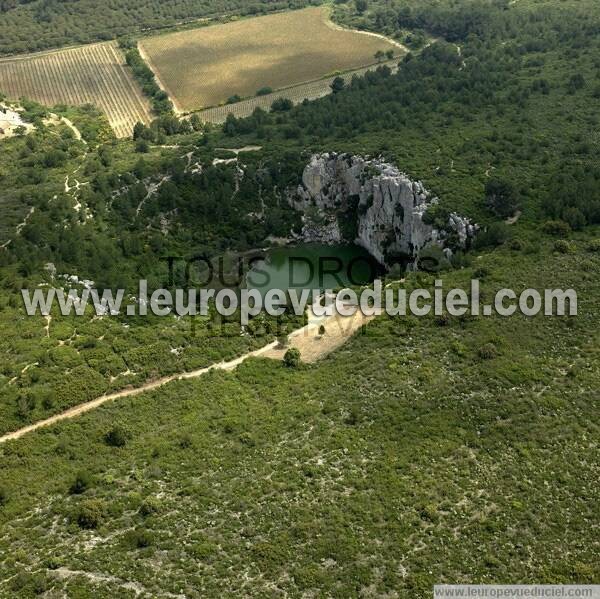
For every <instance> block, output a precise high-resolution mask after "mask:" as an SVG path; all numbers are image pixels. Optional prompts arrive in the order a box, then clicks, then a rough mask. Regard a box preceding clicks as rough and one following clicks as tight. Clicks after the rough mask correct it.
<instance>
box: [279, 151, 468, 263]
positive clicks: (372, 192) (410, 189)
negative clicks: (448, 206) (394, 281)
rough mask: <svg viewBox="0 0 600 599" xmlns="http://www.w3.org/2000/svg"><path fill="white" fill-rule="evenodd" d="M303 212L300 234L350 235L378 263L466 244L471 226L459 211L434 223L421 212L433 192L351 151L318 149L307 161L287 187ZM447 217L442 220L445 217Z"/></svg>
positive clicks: (319, 238)
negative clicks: (299, 181) (295, 184)
mask: <svg viewBox="0 0 600 599" xmlns="http://www.w3.org/2000/svg"><path fill="white" fill-rule="evenodd" d="M288 199H289V202H290V203H291V205H292V206H293V207H294V208H296V209H297V210H299V211H301V212H302V213H303V223H304V225H303V231H302V238H303V240H305V241H312V242H320V243H328V244H333V243H342V242H344V241H346V242H348V241H354V242H355V243H357V244H358V245H361V246H362V247H364V248H365V249H366V250H367V251H369V252H370V253H371V254H372V255H373V257H374V258H376V259H377V260H378V261H379V262H380V263H381V264H383V265H387V266H389V265H390V264H391V263H393V262H394V261H396V258H398V257H404V258H407V259H409V260H410V259H411V258H412V259H413V261H414V259H416V258H417V256H418V255H419V252H420V251H421V250H422V249H423V248H425V247H428V246H431V245H437V246H439V247H441V248H446V252H447V253H449V251H451V249H455V248H456V247H462V248H464V247H466V246H467V245H468V243H469V239H470V238H471V237H473V236H474V234H475V232H476V227H475V226H474V225H473V224H472V223H471V222H470V221H469V220H468V219H466V218H464V217H461V216H459V215H458V214H455V213H451V214H449V215H447V219H446V220H445V221H444V223H443V226H439V223H437V224H438V226H437V228H436V227H434V226H433V224H430V223H432V219H431V218H425V219H424V214H425V213H426V212H427V211H428V210H429V209H430V208H432V207H434V206H436V205H437V204H438V198H436V197H432V196H431V194H430V193H429V192H428V191H427V190H426V189H425V188H424V187H423V184H422V183H421V182H420V181H412V180H411V179H410V178H409V177H408V176H407V175H405V174H404V173H402V172H400V171H399V170H398V168H397V167H395V166H393V165H391V164H389V163H386V162H384V161H383V160H379V159H368V158H365V157H361V156H352V155H350V154H317V155H314V156H313V157H312V159H311V161H310V163H309V164H308V165H307V166H306V168H305V170H304V173H303V177H302V185H300V186H299V187H298V189H296V190H292V191H290V192H289V193H288ZM446 221H447V222H446Z"/></svg>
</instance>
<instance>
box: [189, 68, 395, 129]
mask: <svg viewBox="0 0 600 599" xmlns="http://www.w3.org/2000/svg"><path fill="white" fill-rule="evenodd" d="M382 64H386V65H387V66H388V67H390V68H391V69H392V70H393V71H395V70H397V68H398V66H397V65H398V61H397V60H394V61H391V62H387V63H382ZM378 66H381V65H380V64H377V65H374V66H371V67H365V68H362V69H358V70H356V71H351V72H349V73H345V74H343V75H339V76H340V77H341V78H342V79H344V81H345V82H346V83H349V82H350V80H351V79H352V77H353V76H354V75H357V76H361V75H364V74H365V73H366V72H367V71H372V70H374V69H376V68H377V67H378ZM334 79H335V77H327V78H325V79H319V80H318V81H310V82H308V83H302V84H300V85H294V86H292V87H288V88H286V89H283V90H280V91H276V92H273V93H272V94H268V95H266V96H257V97H255V98H249V99H248V100H242V101H241V102H237V103H236V104H226V105H224V106H215V107H214V108H208V109H207V110H202V111H200V112H198V113H197V114H198V116H199V117H200V118H201V119H202V120H203V121H204V122H205V123H216V124H219V123H224V122H225V120H226V119H227V115H228V114H233V115H234V116H235V117H237V118H243V117H247V116H250V115H251V114H252V113H253V112H254V110H255V109H256V108H262V109H263V110H266V111H267V112H268V111H269V109H270V108H271V105H272V104H273V102H274V101H275V100H277V99H279V98H288V99H289V100H292V102H294V104H298V103H300V102H302V101H303V100H304V99H307V100H317V99H318V98H323V97H325V96H327V95H329V94H330V93H331V84H332V82H333V80H334Z"/></svg>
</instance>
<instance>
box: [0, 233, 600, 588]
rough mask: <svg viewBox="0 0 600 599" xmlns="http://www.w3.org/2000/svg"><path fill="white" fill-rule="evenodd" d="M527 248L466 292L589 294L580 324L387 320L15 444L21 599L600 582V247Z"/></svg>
mask: <svg viewBox="0 0 600 599" xmlns="http://www.w3.org/2000/svg"><path fill="white" fill-rule="evenodd" d="M522 242H523V243H524V244H527V246H528V248H529V249H528V250H527V251H515V250H512V249H510V248H509V247H508V246H505V247H503V248H501V249H499V250H496V251H493V252H490V253H486V254H484V255H482V258H481V259H476V258H475V257H474V260H473V263H474V264H473V266H471V267H467V268H466V269H464V270H461V271H454V272H452V273H449V274H447V275H446V276H445V277H444V280H445V285H446V286H447V287H448V288H450V287H451V286H455V285H458V286H465V285H468V281H469V280H470V278H471V277H472V276H474V275H476V272H477V271H479V275H482V274H485V280H484V282H483V284H482V285H483V291H484V296H487V297H490V296H491V293H492V292H493V291H495V290H496V289H498V288H501V287H505V286H514V287H516V290H517V291H520V290H522V289H523V288H524V287H526V286H528V285H531V286H534V287H538V288H542V287H544V286H546V285H548V284H549V282H550V281H551V282H552V285H556V286H562V287H569V286H575V287H577V289H578V290H579V296H580V316H579V317H578V318H567V319H564V318H544V317H539V318H534V319H527V318H522V317H516V318H514V319H501V318H491V319H471V318H466V319H454V318H450V319H446V320H445V321H443V322H442V321H440V320H439V319H435V318H433V317H432V318H426V319H414V318H381V319H378V320H376V321H375V322H374V323H373V324H371V325H370V326H369V327H368V328H367V329H366V332H365V334H364V335H359V336H357V337H356V338H354V339H353V340H352V341H351V342H350V343H349V344H348V345H346V346H345V347H344V348H343V349H341V350H340V351H338V352H337V353H336V354H335V355H333V356H331V357H330V358H328V359H326V360H325V361H324V362H322V363H321V364H319V365H316V366H310V367H308V366H300V367H297V368H286V367H285V366H284V365H283V364H280V363H276V362H271V361H265V360H254V361H251V362H249V363H247V364H244V365H243V366H242V367H240V368H239V369H238V371H236V372H235V373H232V374H224V373H215V374H213V375H210V376H207V377H204V378H203V379H202V380H198V381H188V382H184V383H176V384H172V385H170V386H169V387H167V388H165V389H162V390H161V391H159V392H155V393H151V394H147V395H144V396H141V397H137V398H134V399H131V400H123V401H122V402H120V403H118V404H115V405H112V406H107V407H104V408H102V409H101V410H99V411H98V412H96V413H94V414H90V415H87V416H85V417H82V418H80V419H78V420H77V421H73V422H71V423H66V424H62V425H60V426H59V427H55V428H53V429H51V430H46V431H43V432H40V433H36V434H35V435H31V436H29V437H27V438H25V439H23V440H21V441H19V442H18V443H13V444H9V445H7V446H4V447H2V448H0V465H1V468H0V488H2V489H4V492H5V496H6V498H7V499H6V503H5V505H4V507H3V508H0V526H1V527H2V536H1V538H0V551H2V554H3V555H5V556H6V558H5V559H4V560H3V561H2V563H1V564H0V579H1V580H6V579H8V578H9V577H12V576H13V575H15V574H17V573H19V576H17V577H15V578H11V579H10V580H8V581H7V582H4V583H3V584H2V586H1V588H0V593H1V594H2V595H3V596H4V595H6V596H8V595H10V594H11V593H12V594H16V595H17V596H30V595H32V594H33V591H32V589H36V588H37V589H45V590H51V589H52V590H55V591H58V590H59V589H63V590H66V592H67V593H68V594H69V596H83V597H86V596H93V597H112V596H121V597H129V596H133V591H132V590H130V589H131V588H132V587H129V588H127V587H125V585H126V584H127V583H135V585H136V587H137V588H141V589H142V590H143V592H144V593H147V594H148V595H149V596H163V595H165V594H166V593H174V594H178V593H183V594H184V595H185V596H187V597H233V596H240V595H241V596H247V597H249V596H254V597H264V596H281V595H283V594H284V593H286V594H287V595H289V596H300V595H301V594H302V593H303V592H310V591H313V592H314V593H315V594H317V595H320V596H335V597H359V596H373V597H381V596H385V594H386V593H392V594H394V593H395V594H396V595H397V596H399V597H405V598H407V599H413V598H425V597H430V596H431V586H432V585H433V584H434V583H435V582H449V583H451V582H475V581H476V582H481V583H486V582H500V581H506V580H510V581H521V582H530V583H531V582H537V583H559V582H560V583H567V582H577V583H592V582H595V581H597V580H598V577H599V576H600V570H599V569H598V560H597V559H596V558H597V554H598V545H597V543H598V505H600V496H599V491H598V485H597V480H598V476H599V475H600V472H599V470H598V464H599V459H598V458H599V457H600V456H599V455H598V446H597V443H596V439H597V438H598V434H599V433H600V431H599V430H598V416H597V415H598V409H599V408H600V406H599V403H598V402H599V397H598V389H599V388H600V371H599V370H598V364H599V358H600V355H599V347H600V343H599V342H600V339H599V337H598V331H599V330H600V329H599V326H598V325H599V322H598V314H599V313H600V312H599V309H600V304H599V300H600V286H599V283H598V273H599V272H600V254H598V253H597V252H590V251H588V249H587V245H588V244H587V242H586V241H585V238H584V237H581V238H579V237H578V238H577V239H576V240H575V241H574V242H573V243H574V246H575V248H576V249H575V251H574V253H572V254H568V255H562V254H557V253H555V252H554V251H553V247H552V246H553V242H552V241H551V240H549V239H547V238H546V239H543V240H542V241H540V242H530V241H528V240H526V239H522ZM475 267H476V268H475ZM484 271H485V273H484ZM515 281H518V282H519V283H517V284H516V286H515ZM432 282H433V279H432V277H431V276H428V275H422V274H418V275H411V276H410V277H409V279H408V281H407V283H406V285H407V287H408V288H412V287H416V286H421V285H426V286H430V285H432ZM521 282H522V283H521ZM441 325H444V326H441ZM490 345H492V346H493V347H494V348H495V352H494V354H493V355H490V353H489V352H488V353H485V352H483V351H482V349H484V348H488V347H489V346H490ZM486 351H487V349H486ZM115 427H117V429H116V430H117V433H118V435H117V436H118V438H119V443H116V444H115V443H113V442H112V438H113V437H114V436H115ZM115 445H117V446H115ZM82 472H85V473H86V474H85V475H83V476H82ZM50 473H51V474H50ZM82 483H83V484H82ZM82 487H85V490H83V492H81V493H79V492H78V491H80V490H81V488H82ZM73 491H77V493H74V492H73ZM138 585H139V586H138Z"/></svg>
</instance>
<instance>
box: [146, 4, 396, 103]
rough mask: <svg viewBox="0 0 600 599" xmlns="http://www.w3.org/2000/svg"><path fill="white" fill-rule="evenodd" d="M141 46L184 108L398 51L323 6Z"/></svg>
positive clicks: (279, 85)
mask: <svg viewBox="0 0 600 599" xmlns="http://www.w3.org/2000/svg"><path fill="white" fill-rule="evenodd" d="M140 47H141V50H142V52H143V53H144V54H145V55H146V57H148V59H149V61H150V63H151V66H152V67H153V69H154V70H155V72H156V74H157V75H158V78H159V79H160V80H161V82H162V83H163V85H164V87H165V88H166V89H167V91H168V92H169V94H170V95H171V96H172V98H173V99H174V100H175V102H176V103H177V105H178V107H179V108H180V109H181V110H184V111H191V110H199V109H201V108H202V107H208V106H214V105H217V104H220V103H223V102H225V101H226V100H227V99H228V98H229V97H231V96H233V95H234V94H237V95H239V96H241V97H247V96H253V95H255V93H256V92H257V90H259V89H260V88H263V87H265V86H269V87H271V88H273V89H280V88H282V87H288V86H291V85H294V84H298V83H303V82H308V81H312V80H315V79H319V78H321V77H325V76H326V75H328V74H330V73H332V72H335V71H346V70H350V69H356V68H359V67H362V66H366V65H369V64H372V63H373V62H374V58H373V57H374V54H375V53H376V52H377V51H378V50H382V51H387V50H394V51H396V53H398V51H399V48H398V47H397V46H395V45H394V44H392V43H391V42H389V41H387V40H385V39H381V38H378V37H373V36H370V35H366V34H361V33H358V32H355V31H345V30H342V29H339V28H336V27H335V26H334V25H333V24H332V23H331V22H330V21H329V13H328V11H327V10H326V9H323V8H308V9H304V10H299V11H292V12H284V13H280V14H275V15H268V16H265V17H258V18H255V19H245V20H240V21H237V22H233V23H227V24H224V25H217V26H213V27H206V28H201V29H195V30H191V31H183V32H179V33H173V34H167V35H161V36H155V37H150V38H147V39H144V40H143V41H142V42H141V43H140Z"/></svg>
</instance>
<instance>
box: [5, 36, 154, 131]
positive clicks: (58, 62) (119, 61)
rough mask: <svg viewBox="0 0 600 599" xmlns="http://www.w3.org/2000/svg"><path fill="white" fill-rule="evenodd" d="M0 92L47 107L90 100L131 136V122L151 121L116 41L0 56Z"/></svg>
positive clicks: (112, 123) (114, 123) (79, 103)
mask: <svg viewBox="0 0 600 599" xmlns="http://www.w3.org/2000/svg"><path fill="white" fill-rule="evenodd" d="M0 92H1V93H4V94H5V95H6V96H8V97H9V98H11V99H13V100H17V99H19V98H21V97H25V98H28V99H30V100H35V101H36V102H39V103H40V104H44V105H45V106H50V107H51V106H54V105H55V104H71V105H75V106H77V105H82V104H94V105H95V106H97V107H98V108H99V109H100V110H102V111H103V112H104V113H105V114H106V116H107V117H108V120H109V122H110V124H111V126H112V128H113V129H114V131H115V134H116V135H117V137H127V136H129V135H131V133H132V131H133V126H134V125H135V123H136V122H137V121H141V122H144V123H148V122H150V120H151V116H150V108H149V105H148V102H147V101H146V99H145V98H144V97H143V96H142V92H141V89H140V88H139V86H138V84H137V83H136V82H135V81H134V79H133V77H132V74H131V72H130V71H129V68H128V67H126V66H125V58H124V56H123V54H122V52H121V51H120V50H119V48H118V47H117V44H116V42H107V43H102V44H92V45H89V46H81V47H77V48H68V49H65V50H58V51H55V52H44V53H40V54H28V55H25V56H19V57H14V58H7V59H2V60H0Z"/></svg>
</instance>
